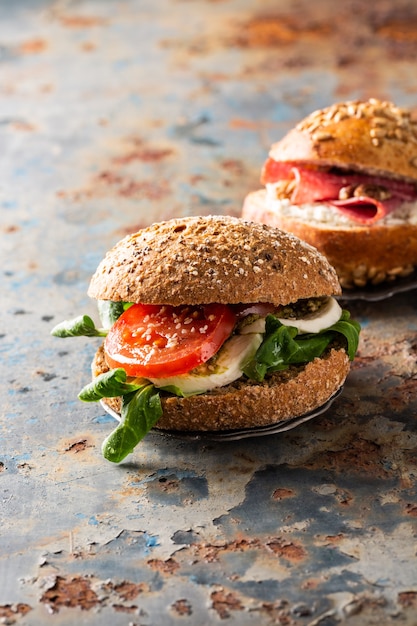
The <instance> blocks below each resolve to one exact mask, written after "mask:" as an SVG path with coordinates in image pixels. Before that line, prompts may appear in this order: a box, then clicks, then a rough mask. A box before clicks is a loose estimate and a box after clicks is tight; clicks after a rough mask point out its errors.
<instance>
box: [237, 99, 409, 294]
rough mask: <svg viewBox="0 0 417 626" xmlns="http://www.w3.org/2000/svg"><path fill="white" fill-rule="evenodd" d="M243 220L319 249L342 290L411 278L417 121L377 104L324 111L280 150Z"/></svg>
mask: <svg viewBox="0 0 417 626" xmlns="http://www.w3.org/2000/svg"><path fill="white" fill-rule="evenodd" d="M261 182H262V183H264V184H265V188H263V189H261V190H258V191H254V192H252V193H250V194H249V195H248V196H247V197H246V199H245V202H244V206H243V211H242V216H243V217H244V218H245V219H252V220H256V221H259V222H263V223H267V224H271V225H274V226H277V227H279V228H282V229H283V230H285V231H288V232H291V233H293V234H295V235H297V236H298V237H300V238H301V239H303V240H305V241H307V242H309V243H310V244H311V245H313V246H315V247H316V248H317V249H318V250H320V251H321V252H322V253H323V254H324V255H325V256H326V257H327V259H328V260H329V262H330V263H331V264H332V265H333V266H334V267H335V269H336V271H337V273H338V276H339V279H340V282H341V284H342V287H343V288H345V289H349V288H357V287H364V286H369V285H375V284H378V283H384V282H385V281H391V280H394V279H397V278H398V277H404V276H408V275H409V274H411V273H412V272H413V271H414V269H415V267H416V266H417V121H415V120H413V118H412V114H411V111H409V110H407V109H402V108H399V107H397V106H395V105H394V104H392V103H391V102H382V101H379V100H375V99H371V100H368V101H365V102H362V101H351V102H345V103H338V104H334V105H332V106H330V107H328V108H325V109H322V110H318V111H315V112H313V113H311V114H310V115H309V116H308V117H306V118H305V119H303V120H302V121H301V122H300V123H299V124H297V126H296V127H295V128H293V129H292V130H290V131H289V133H288V134H287V135H286V136H284V137H283V139H281V141H278V142H277V143H275V144H273V145H272V147H271V149H270V152H269V157H268V159H267V160H266V162H265V164H264V167H263V170H262V176H261Z"/></svg>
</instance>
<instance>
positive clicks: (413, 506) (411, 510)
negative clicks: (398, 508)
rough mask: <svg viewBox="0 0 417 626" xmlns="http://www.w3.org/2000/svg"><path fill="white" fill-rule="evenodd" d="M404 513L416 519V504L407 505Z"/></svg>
mask: <svg viewBox="0 0 417 626" xmlns="http://www.w3.org/2000/svg"><path fill="white" fill-rule="evenodd" d="M405 512H406V514H407V515H410V517H417V504H407V506H406V507H405Z"/></svg>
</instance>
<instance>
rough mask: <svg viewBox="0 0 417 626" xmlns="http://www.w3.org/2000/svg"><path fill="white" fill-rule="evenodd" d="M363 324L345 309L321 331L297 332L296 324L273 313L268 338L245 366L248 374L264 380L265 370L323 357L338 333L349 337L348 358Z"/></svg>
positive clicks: (351, 355)
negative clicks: (284, 320)
mask: <svg viewBox="0 0 417 626" xmlns="http://www.w3.org/2000/svg"><path fill="white" fill-rule="evenodd" d="M359 332H360V326H359V324H358V322H355V321H353V320H351V319H350V314H349V312H348V311H345V310H344V311H343V312H342V316H341V318H340V320H339V321H338V322H336V323H335V324H333V325H332V326H330V327H329V328H326V329H325V330H323V331H321V332H319V333H306V334H300V335H298V334H297V333H298V331H297V329H296V328H295V327H293V326H284V325H283V324H281V322H280V321H279V320H278V319H277V318H276V317H275V316H273V315H268V316H267V318H266V323H265V338H264V341H263V342H262V344H261V345H260V346H259V348H258V350H257V352H256V353H255V356H254V357H253V359H252V360H251V361H250V362H249V363H247V364H246V365H245V367H244V369H243V372H244V374H246V376H247V377H248V378H252V379H253V380H257V381H258V382H260V381H262V380H263V379H264V378H265V376H266V374H271V373H273V372H277V371H279V370H285V369H288V367H289V366H290V365H296V364H301V363H308V362H310V361H313V359H315V358H316V357H320V356H321V355H322V354H323V352H324V351H325V350H326V348H327V346H328V345H329V344H330V343H331V342H332V341H334V340H335V339H336V337H337V335H338V334H341V335H343V336H344V337H345V339H346V341H347V345H348V348H347V352H348V356H349V359H351V360H353V358H354V356H355V354H356V350H357V349H358V344H359Z"/></svg>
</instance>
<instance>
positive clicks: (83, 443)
mask: <svg viewBox="0 0 417 626" xmlns="http://www.w3.org/2000/svg"><path fill="white" fill-rule="evenodd" d="M92 447H93V444H91V443H89V442H88V438H85V439H77V440H76V441H72V442H71V443H69V444H68V445H67V446H66V447H65V448H64V451H65V452H71V453H73V454H77V453H78V452H83V451H84V450H86V449H87V448H92Z"/></svg>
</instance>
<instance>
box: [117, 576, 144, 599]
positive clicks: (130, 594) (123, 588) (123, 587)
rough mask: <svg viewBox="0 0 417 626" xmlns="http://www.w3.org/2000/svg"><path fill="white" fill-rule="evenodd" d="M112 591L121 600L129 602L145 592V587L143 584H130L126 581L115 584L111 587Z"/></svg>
mask: <svg viewBox="0 0 417 626" xmlns="http://www.w3.org/2000/svg"><path fill="white" fill-rule="evenodd" d="M112 589H113V590H114V591H115V592H116V593H117V594H118V595H119V596H120V597H121V598H123V600H126V601H131V600H134V599H135V598H137V596H138V595H139V594H141V593H143V592H144V591H146V590H147V585H145V584H144V583H139V584H136V583H132V582H129V581H127V580H124V581H123V582H121V583H117V584H116V585H114V586H112Z"/></svg>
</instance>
